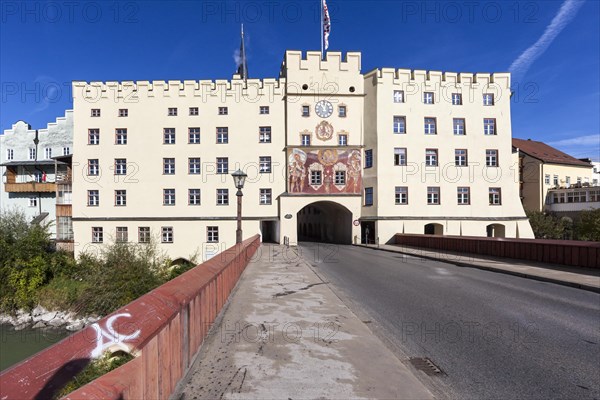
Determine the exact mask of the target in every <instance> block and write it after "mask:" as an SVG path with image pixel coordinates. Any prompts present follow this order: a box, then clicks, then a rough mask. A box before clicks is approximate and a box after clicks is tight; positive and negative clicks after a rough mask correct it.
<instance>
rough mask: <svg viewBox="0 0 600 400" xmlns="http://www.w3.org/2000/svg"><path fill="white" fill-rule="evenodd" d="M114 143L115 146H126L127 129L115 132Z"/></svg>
mask: <svg viewBox="0 0 600 400" xmlns="http://www.w3.org/2000/svg"><path fill="white" fill-rule="evenodd" d="M115 143H116V144H127V129H116V130H115Z"/></svg>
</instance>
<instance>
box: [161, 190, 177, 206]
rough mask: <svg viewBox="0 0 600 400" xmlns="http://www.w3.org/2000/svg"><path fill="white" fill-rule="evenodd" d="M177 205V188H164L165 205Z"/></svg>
mask: <svg viewBox="0 0 600 400" xmlns="http://www.w3.org/2000/svg"><path fill="white" fill-rule="evenodd" d="M174 205H175V189H163V206H174Z"/></svg>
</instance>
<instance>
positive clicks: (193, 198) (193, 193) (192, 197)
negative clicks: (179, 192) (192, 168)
mask: <svg viewBox="0 0 600 400" xmlns="http://www.w3.org/2000/svg"><path fill="white" fill-rule="evenodd" d="M188 204H189V205H190V206H199V205H200V189H189V190H188Z"/></svg>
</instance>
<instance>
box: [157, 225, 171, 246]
mask: <svg viewBox="0 0 600 400" xmlns="http://www.w3.org/2000/svg"><path fill="white" fill-rule="evenodd" d="M160 231H161V235H160V236H161V242H162V243H173V227H172V226H163V227H161V228H160Z"/></svg>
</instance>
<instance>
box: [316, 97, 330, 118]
mask: <svg viewBox="0 0 600 400" xmlns="http://www.w3.org/2000/svg"><path fill="white" fill-rule="evenodd" d="M315 112H316V113H317V115H318V116H319V117H321V118H327V117H329V116H330V115H331V114H333V106H332V105H331V103H330V102H328V101H327V100H321V101H319V102H318V103H317V104H316V105H315Z"/></svg>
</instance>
